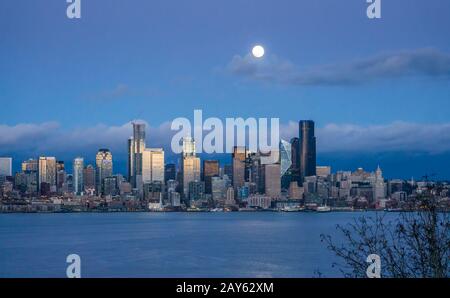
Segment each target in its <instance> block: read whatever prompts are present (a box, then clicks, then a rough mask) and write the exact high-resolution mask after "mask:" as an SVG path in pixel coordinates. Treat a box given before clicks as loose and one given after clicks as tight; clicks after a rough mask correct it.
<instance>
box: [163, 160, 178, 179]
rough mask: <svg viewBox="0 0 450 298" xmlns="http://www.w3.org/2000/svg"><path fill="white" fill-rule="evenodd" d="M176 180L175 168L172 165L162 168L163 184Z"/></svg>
mask: <svg viewBox="0 0 450 298" xmlns="http://www.w3.org/2000/svg"><path fill="white" fill-rule="evenodd" d="M176 178H177V167H176V166H175V164H174V163H168V164H166V165H165V167H164V182H165V183H167V181H169V180H176Z"/></svg>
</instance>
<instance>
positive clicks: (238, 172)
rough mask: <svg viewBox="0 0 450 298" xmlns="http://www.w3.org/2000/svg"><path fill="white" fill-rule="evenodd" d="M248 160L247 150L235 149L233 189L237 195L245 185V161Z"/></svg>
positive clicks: (233, 155)
mask: <svg viewBox="0 0 450 298" xmlns="http://www.w3.org/2000/svg"><path fill="white" fill-rule="evenodd" d="M246 158H247V150H246V148H245V147H238V146H235V147H234V148H233V154H232V159H233V163H232V165H233V187H234V190H235V193H236V192H237V190H238V189H239V188H240V187H242V186H244V184H245V161H246Z"/></svg>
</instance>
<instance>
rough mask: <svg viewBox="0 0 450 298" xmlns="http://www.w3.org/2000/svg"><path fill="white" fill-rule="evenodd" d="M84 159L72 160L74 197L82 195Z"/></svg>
mask: <svg viewBox="0 0 450 298" xmlns="http://www.w3.org/2000/svg"><path fill="white" fill-rule="evenodd" d="M83 170H84V159H83V158H82V157H77V158H75V159H74V160H73V187H74V193H75V194H76V195H82V194H83V193H84V180H83Z"/></svg>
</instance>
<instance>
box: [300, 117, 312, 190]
mask: <svg viewBox="0 0 450 298" xmlns="http://www.w3.org/2000/svg"><path fill="white" fill-rule="evenodd" d="M299 134H300V138H299V139H300V146H299V147H300V150H299V162H300V182H303V181H304V180H305V177H308V176H315V175H316V137H315V135H314V121H311V120H302V121H300V123H299Z"/></svg>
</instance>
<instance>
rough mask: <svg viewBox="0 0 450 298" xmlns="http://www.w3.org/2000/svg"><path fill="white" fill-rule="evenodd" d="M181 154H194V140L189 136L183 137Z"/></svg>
mask: <svg viewBox="0 0 450 298" xmlns="http://www.w3.org/2000/svg"><path fill="white" fill-rule="evenodd" d="M183 156H195V141H194V139H193V138H191V137H184V138H183Z"/></svg>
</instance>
